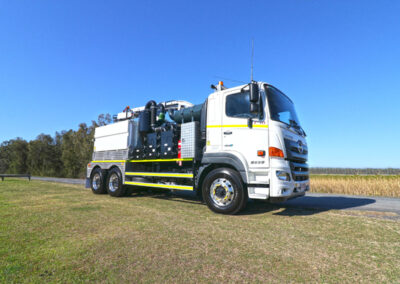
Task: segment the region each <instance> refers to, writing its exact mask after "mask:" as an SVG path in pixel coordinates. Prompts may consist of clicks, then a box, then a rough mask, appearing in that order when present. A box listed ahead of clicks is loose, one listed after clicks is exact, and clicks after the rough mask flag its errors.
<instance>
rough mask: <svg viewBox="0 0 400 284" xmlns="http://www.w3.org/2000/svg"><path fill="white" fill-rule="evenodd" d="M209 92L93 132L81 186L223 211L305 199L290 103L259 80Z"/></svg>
mask: <svg viewBox="0 0 400 284" xmlns="http://www.w3.org/2000/svg"><path fill="white" fill-rule="evenodd" d="M211 87H212V88H213V89H214V92H213V93H211V94H210V95H209V96H208V98H207V99H206V101H205V102H204V103H203V104H198V105H193V104H191V103H189V102H186V101H180V100H175V101H166V102H161V103H157V102H155V101H154V100H150V101H149V102H148V103H147V104H146V105H145V106H142V107H135V108H130V107H127V108H125V110H124V111H123V112H121V113H119V114H118V115H116V116H114V123H112V124H109V125H105V126H100V127H97V128H96V129H95V135H94V151H93V161H91V162H90V163H89V164H88V166H87V179H86V186H87V187H91V188H92V191H93V192H94V193H96V194H103V193H108V194H109V195H111V196H116V197H118V196H123V195H125V194H127V192H131V189H134V188H135V187H147V188H162V189H171V190H189V191H195V192H196V193H197V194H198V195H199V197H201V198H202V199H203V200H204V201H205V202H206V204H207V205H208V207H209V208H210V209H211V210H212V211H214V212H217V213H224V214H235V213H237V212H239V211H240V210H242V209H243V208H244V207H245V206H246V204H247V200H248V198H250V199H264V200H269V201H272V202H277V201H285V200H287V199H289V198H294V197H298V196H302V195H304V194H305V192H306V191H308V190H309V188H310V182H309V174H308V165H307V157H308V148H307V143H306V140H305V137H306V134H305V132H304V130H303V129H302V128H301V126H300V122H299V119H298V117H297V115H296V112H295V109H294V104H293V102H292V101H291V99H290V98H289V97H287V96H286V95H285V94H284V93H282V92H281V91H280V90H278V89H277V88H275V87H274V86H272V85H270V84H267V83H263V82H256V81H251V82H250V83H249V84H246V85H241V86H238V87H234V88H226V87H225V86H224V85H223V83H222V82H219V84H218V85H216V86H214V85H211ZM129 187H132V188H129Z"/></svg>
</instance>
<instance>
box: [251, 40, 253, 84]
mask: <svg viewBox="0 0 400 284" xmlns="http://www.w3.org/2000/svg"><path fill="white" fill-rule="evenodd" d="M253 58H254V39H253V38H252V39H251V82H253Z"/></svg>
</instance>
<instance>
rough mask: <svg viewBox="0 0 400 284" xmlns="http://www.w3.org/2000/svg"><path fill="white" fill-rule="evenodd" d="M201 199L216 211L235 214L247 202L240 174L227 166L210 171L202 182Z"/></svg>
mask: <svg viewBox="0 0 400 284" xmlns="http://www.w3.org/2000/svg"><path fill="white" fill-rule="evenodd" d="M202 193H203V199H204V201H205V202H206V203H207V206H208V207H209V208H210V209H211V210H212V211H214V212H216V213H222V214H236V213H238V212H239V211H240V210H242V209H243V208H244V207H245V206H246V204H247V198H248V197H247V191H246V188H245V187H244V185H243V182H242V179H241V178H240V175H239V173H238V172H236V171H235V170H232V169H229V168H221V169H215V170H213V171H211V172H210V173H209V174H208V175H207V176H206V178H205V180H204V182H203V189H202Z"/></svg>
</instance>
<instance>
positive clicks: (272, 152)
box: [269, 147, 285, 158]
mask: <svg viewBox="0 0 400 284" xmlns="http://www.w3.org/2000/svg"><path fill="white" fill-rule="evenodd" d="M269 156H270V157H278V158H284V157H285V156H284V155H283V151H282V150H281V149H279V148H275V147H269Z"/></svg>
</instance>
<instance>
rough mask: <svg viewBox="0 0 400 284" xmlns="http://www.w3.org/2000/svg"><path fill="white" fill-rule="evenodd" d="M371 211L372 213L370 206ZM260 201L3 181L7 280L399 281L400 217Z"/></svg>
mask: <svg viewBox="0 0 400 284" xmlns="http://www.w3.org/2000/svg"><path fill="white" fill-rule="evenodd" d="M369 214H371V213H369ZM381 215H382V214H378V213H377V215H376V217H366V216H365V215H363V213H361V212H355V211H327V212H320V211H312V210H298V209H288V208H283V207H280V206H278V205H269V204H266V203H262V202H256V203H252V204H249V206H248V209H247V210H246V211H245V212H243V214H241V215H238V216H224V215H217V214H214V213H212V212H211V211H210V210H209V209H208V208H207V207H206V206H205V205H203V204H201V203H200V202H198V201H196V200H194V199H191V198H183V197H177V196H170V195H166V194H149V193H139V194H133V195H132V196H131V197H126V198H111V197H109V196H107V195H94V194H92V193H91V191H89V190H84V189H82V187H81V186H74V185H62V184H55V183H48V182H39V181H31V182H28V181H25V180H10V179H7V180H5V181H4V182H0V282H1V283H4V282H37V283H39V282H40V283H41V282H84V281H95V282H129V283H135V282H147V283H149V282H158V283H160V282H161V283H165V282H169V283H176V282H178V283H193V282H206V283H211V282H212V283H221V282H224V283H226V282H262V283H265V282H279V283H282V282H285V283H287V282H310V281H311V282H334V283H341V282H348V283H354V282H374V283H381V282H399V281H400V269H399V267H400V222H399V221H397V220H389V219H384V218H381Z"/></svg>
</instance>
